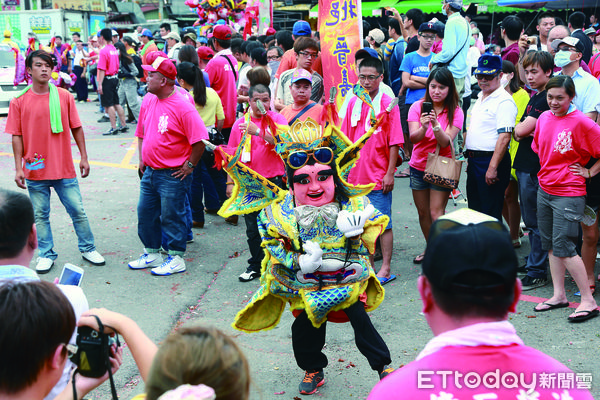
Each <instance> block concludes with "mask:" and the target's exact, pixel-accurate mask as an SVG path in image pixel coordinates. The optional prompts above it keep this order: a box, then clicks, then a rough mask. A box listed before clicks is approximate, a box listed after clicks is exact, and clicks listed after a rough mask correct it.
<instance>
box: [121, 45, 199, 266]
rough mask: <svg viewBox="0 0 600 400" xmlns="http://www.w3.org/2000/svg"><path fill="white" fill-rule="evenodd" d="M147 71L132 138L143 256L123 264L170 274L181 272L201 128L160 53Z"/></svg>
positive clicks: (174, 70) (194, 112)
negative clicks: (164, 246) (164, 254)
mask: <svg viewBox="0 0 600 400" xmlns="http://www.w3.org/2000/svg"><path fill="white" fill-rule="evenodd" d="M160 54H161V55H159V56H158V57H155V58H154V61H153V62H152V64H151V65H144V66H142V68H144V70H146V71H148V94H147V95H146V96H145V97H144V101H143V102H142V107H141V109H140V119H139V122H138V126H137V130H136V132H135V136H137V137H138V148H139V154H140V166H139V167H140V171H142V173H143V176H142V180H141V183H140V199H139V202H138V236H139V237H140V240H141V241H142V243H143V245H144V254H142V255H141V256H140V258H139V259H137V260H135V261H132V262H130V263H129V264H128V265H129V268H131V269H142V268H149V267H154V268H153V269H152V274H153V275H161V276H162V275H172V274H176V273H179V272H184V271H185V270H186V266H185V262H184V260H183V258H182V256H183V255H184V253H185V250H186V239H187V233H188V231H189V226H188V223H187V219H186V213H187V207H186V204H185V203H186V193H187V192H188V191H189V189H190V185H191V182H192V176H191V174H192V172H193V170H194V167H195V166H196V165H197V164H198V161H199V160H200V157H201V156H202V153H203V152H204V143H202V142H201V140H202V139H208V134H207V132H206V127H205V126H204V123H203V122H202V119H201V118H200V115H199V114H198V111H196V108H195V107H194V106H193V105H192V104H191V103H190V102H189V100H188V99H187V97H186V96H184V95H183V94H182V92H180V91H179V90H177V88H176V87H175V79H176V78H177V69H176V68H175V65H174V64H173V63H172V62H171V60H169V59H168V58H166V56H165V55H164V53H160ZM161 233H162V234H163V235H165V236H166V241H167V246H168V251H169V255H168V257H167V258H166V259H165V260H163V259H162V257H161V255H160V253H159V250H160V247H161Z"/></svg>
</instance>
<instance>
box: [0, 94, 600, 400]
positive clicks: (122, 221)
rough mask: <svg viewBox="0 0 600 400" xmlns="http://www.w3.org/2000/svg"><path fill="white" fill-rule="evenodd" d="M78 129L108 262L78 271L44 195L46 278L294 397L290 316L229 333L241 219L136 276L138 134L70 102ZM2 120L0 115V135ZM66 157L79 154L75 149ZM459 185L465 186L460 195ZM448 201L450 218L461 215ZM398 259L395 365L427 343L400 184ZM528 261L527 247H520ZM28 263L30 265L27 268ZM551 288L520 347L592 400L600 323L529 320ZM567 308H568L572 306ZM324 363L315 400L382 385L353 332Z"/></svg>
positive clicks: (242, 252)
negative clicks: (68, 283) (211, 343)
mask: <svg viewBox="0 0 600 400" xmlns="http://www.w3.org/2000/svg"><path fill="white" fill-rule="evenodd" d="M77 108H78V109H79V113H80V116H81V118H82V121H83V122H84V127H85V134H86V143H87V148H88V155H89V160H90V164H91V173H90V176H89V177H88V178H86V179H80V181H79V183H80V186H81V192H82V195H83V202H84V207H85V210H86V212H87V215H88V217H89V220H90V223H91V226H92V231H93V233H94V236H95V241H96V246H97V248H98V250H99V251H100V252H101V253H102V254H103V255H104V256H105V258H106V266H102V267H94V266H90V265H89V264H87V263H86V262H84V261H83V260H82V259H81V257H80V254H79V252H78V250H77V238H76V236H75V233H74V230H73V226H72V224H71V221H70V219H69V217H68V215H67V214H66V211H65V209H64V207H63V206H62V205H61V204H60V202H59V200H58V198H57V196H56V195H53V196H52V214H51V223H52V228H53V234H54V240H55V250H56V251H57V252H58V254H59V258H58V260H57V266H55V267H54V269H53V270H52V271H51V272H50V273H49V274H47V275H44V276H43V277H42V279H44V280H50V281H52V280H53V279H54V278H56V277H58V276H59V274H60V271H61V269H62V265H63V264H64V263H67V262H70V263H73V264H76V265H80V266H82V267H83V268H84V270H85V277H84V282H83V284H82V287H83V289H84V291H85V293H86V295H87V297H88V300H89V303H90V306H91V307H106V308H108V309H111V310H115V311H118V312H121V313H123V314H126V315H128V316H130V317H132V318H133V319H134V320H136V321H137V322H138V324H139V325H140V326H141V327H142V329H143V330H144V331H145V332H146V333H147V334H148V335H149V336H150V337H151V338H152V339H153V340H154V341H155V342H157V343H159V342H160V341H162V340H163V339H164V338H165V337H166V335H167V334H168V333H169V332H170V331H171V330H172V329H174V328H176V327H178V326H180V325H181V324H212V325H215V326H217V327H218V328H220V329H222V330H223V331H225V332H227V333H228V334H231V335H234V336H235V337H236V339H237V341H238V343H239V344H240V345H241V348H242V349H243V351H244V352H245V354H246V355H247V357H248V359H249V361H250V365H251V373H252V394H251V399H253V400H254V399H294V398H295V397H296V396H298V391H297V387H298V383H299V382H300V380H301V379H302V377H303V371H301V370H300V369H299V368H298V367H297V366H296V364H295V362H294V358H293V353H292V346H291V331H290V326H291V318H292V317H291V314H290V313H289V312H286V313H285V314H284V316H283V318H282V319H281V322H280V324H279V325H278V326H277V327H276V328H275V329H273V330H270V331H266V332H260V333H256V334H246V333H240V332H238V331H235V330H234V329H233V328H231V322H232V321H233V318H234V316H235V314H236V313H237V312H238V311H239V310H240V309H241V308H242V307H243V306H244V304H245V303H246V302H247V301H248V300H249V298H250V297H251V295H252V293H253V292H254V291H255V290H256V289H257V287H258V281H253V282H249V283H241V282H239V281H238V278H237V277H238V275H239V274H240V273H241V272H242V271H244V270H245V268H246V259H247V257H248V250H247V245H246V240H245V227H244V223H243V219H240V224H239V226H237V227H232V226H229V225H227V224H225V223H224V220H223V219H222V218H220V217H216V216H210V215H208V216H207V217H206V225H205V227H204V229H195V230H194V243H192V244H190V245H189V247H188V251H187V254H186V257H185V260H186V263H187V271H186V272H185V273H182V274H178V275H176V276H171V277H156V276H152V275H151V274H150V271H149V270H142V271H133V270H130V269H129V268H127V262H129V261H131V260H132V259H135V258H137V257H138V256H139V254H140V253H141V251H142V244H141V243H140V241H139V239H138V236H137V215H136V207H137V201H138V195H139V179H138V176H137V170H136V169H137V160H138V155H137V145H136V139H135V137H134V134H133V132H134V127H133V126H132V127H131V129H130V131H129V132H128V133H126V134H120V135H118V136H108V137H103V136H102V135H101V133H102V132H104V131H106V130H107V129H108V128H109V124H108V123H101V124H99V123H97V122H96V120H97V119H98V118H99V117H100V114H98V113H97V110H98V103H95V102H91V103H85V104H77ZM5 124H6V118H5V117H0V132H4V126H5ZM10 143H11V138H10V136H8V135H5V134H4V135H2V136H0V171H2V173H0V187H3V188H9V189H13V190H21V189H18V188H17V187H16V185H15V184H14V182H13V177H14V162H13V157H12V148H11V144H10ZM73 158H74V160H75V162H76V163H77V160H78V159H79V154H78V151H77V147H76V145H75V143H74V142H73ZM464 184H465V182H464V179H463V182H461V186H460V187H461V189H463V191H464ZM464 206H466V203H465V202H464V198H462V197H461V198H460V199H459V200H458V203H457V205H454V204H453V202H452V201H450V202H449V204H448V207H447V210H448V211H452V210H454V209H455V208H456V207H464ZM393 222H394V253H393V266H392V272H393V273H395V274H396V275H397V276H398V279H397V280H396V281H394V282H392V283H390V284H388V285H387V286H386V287H385V288H386V298H385V301H384V303H383V304H382V305H381V306H380V307H379V308H378V309H377V310H376V311H374V312H372V313H371V318H372V320H373V321H374V324H375V326H376V327H377V329H378V330H379V332H380V333H381V335H382V336H383V337H384V339H385V340H386V342H387V344H388V346H389V348H390V351H391V353H392V359H393V366H394V367H399V366H401V365H404V364H407V363H409V362H410V361H412V360H413V359H414V358H415V356H416V355H417V354H418V353H419V352H420V350H421V349H422V348H423V347H424V345H425V344H426V343H427V341H428V340H429V339H431V337H432V334H431V332H430V330H429V328H428V326H427V323H426V321H425V318H424V317H423V315H422V314H421V313H420V310H421V304H420V300H419V295H418V292H417V290H416V281H417V277H418V275H419V272H420V269H419V267H418V266H416V265H414V264H413V263H412V259H413V258H414V257H415V256H416V255H417V254H419V253H420V252H421V251H422V250H423V249H424V246H425V240H424V239H423V237H422V234H421V231H420V228H419V224H418V219H417V211H416V208H415V207H414V205H413V203H412V195H411V191H410V189H409V187H408V179H396V185H395V188H394V201H393ZM517 252H518V254H519V255H520V257H523V256H524V255H526V254H527V252H528V244H527V241H525V242H524V245H523V247H522V248H521V249H519V250H518V251H517ZM34 265H35V264H32V267H33V266H34ZM566 285H567V290H568V292H567V293H568V297H569V300H570V301H573V302H576V301H578V298H577V297H575V296H574V295H573V293H574V292H576V291H577V289H576V287H575V285H574V283H572V282H571V280H570V279H567V283H566ZM551 293H552V288H551V286H550V285H549V286H546V287H543V288H539V289H536V290H533V291H530V292H526V294H525V295H524V296H523V297H522V301H521V302H520V303H519V307H518V312H517V313H516V314H514V315H511V322H512V323H513V324H514V325H515V326H516V329H517V331H518V333H519V334H520V336H521V337H522V338H523V339H524V341H525V343H526V344H527V345H530V346H532V347H535V348H537V349H539V350H541V351H543V352H545V353H547V354H549V355H551V356H553V357H555V358H557V359H558V360H560V361H561V362H563V363H564V364H566V365H567V366H568V367H569V368H571V369H572V370H574V371H575V372H578V373H591V374H592V375H593V382H592V386H593V389H592V392H593V394H594V396H595V397H597V398H600V374H599V373H598V371H599V370H600V360H599V357H598V354H599V352H598V350H599V348H600V340H599V337H600V335H599V334H598V327H599V324H600V318H599V319H595V320H592V321H589V322H586V323H583V324H579V325H576V324H569V323H568V322H567V316H568V315H569V314H570V312H572V310H569V309H562V310H556V311H552V312H548V313H539V314H538V313H536V314H534V313H533V310H532V309H533V306H534V305H535V303H536V302H538V301H541V300H542V299H547V298H549V297H550V296H551ZM571 307H576V304H575V303H572V306H571ZM325 352H326V354H327V356H328V358H329V366H328V368H327V369H326V370H325V377H326V384H325V385H324V386H323V387H321V388H320V389H319V392H318V394H316V396H317V397H323V398H329V399H348V398H366V396H367V395H368V393H369V391H370V389H371V388H372V387H373V386H374V385H375V384H376V383H377V381H378V377H377V374H376V373H375V372H373V371H372V370H370V368H369V365H368V363H367V361H366V359H365V358H364V357H363V356H362V355H361V354H360V353H359V352H358V351H357V349H356V346H355V345H354V340H353V333H352V329H351V327H350V326H349V324H330V325H329V328H328V336H327V346H326V350H325ZM115 380H116V384H117V389H118V392H119V395H120V398H121V399H129V398H131V397H133V395H135V394H138V393H142V392H143V390H144V385H143V382H142V381H141V379H140V376H139V374H138V372H137V369H136V367H135V364H134V362H133V359H132V357H131V353H130V352H129V351H128V350H127V349H126V351H125V362H124V364H123V367H122V368H121V370H120V371H119V372H118V373H117V374H116V376H115ZM88 398H90V399H109V398H110V392H109V391H108V386H107V385H106V384H104V385H103V386H101V387H100V388H99V389H97V390H96V391H94V392H92V393H91V394H90V395H89V396H88Z"/></svg>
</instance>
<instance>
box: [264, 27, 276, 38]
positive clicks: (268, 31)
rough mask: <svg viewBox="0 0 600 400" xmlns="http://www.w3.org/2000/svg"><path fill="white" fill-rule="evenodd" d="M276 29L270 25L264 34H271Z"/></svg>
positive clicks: (274, 32)
mask: <svg viewBox="0 0 600 400" xmlns="http://www.w3.org/2000/svg"><path fill="white" fill-rule="evenodd" d="M276 33H277V31H276V30H275V28H273V27H272V26H271V27H269V29H267V32H266V35H267V36H273V35H274V34H276Z"/></svg>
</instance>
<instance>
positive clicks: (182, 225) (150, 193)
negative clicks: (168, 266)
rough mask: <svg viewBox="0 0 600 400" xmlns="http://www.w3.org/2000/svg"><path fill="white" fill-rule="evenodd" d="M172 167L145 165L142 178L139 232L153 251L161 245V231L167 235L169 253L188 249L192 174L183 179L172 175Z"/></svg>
mask: <svg viewBox="0 0 600 400" xmlns="http://www.w3.org/2000/svg"><path fill="white" fill-rule="evenodd" d="M173 172H174V170H172V169H152V168H150V167H146V170H145V171H144V175H143V176H142V180H141V182H140V200H139V202H138V210H137V212H138V236H139V237H140V240H141V241H142V243H143V245H144V247H145V248H146V249H147V250H148V252H150V253H156V252H158V250H159V249H160V246H161V233H164V234H165V235H166V237H167V245H168V247H169V254H171V255H179V256H182V255H183V254H184V253H185V248H186V237H187V234H188V229H189V228H188V223H187V208H188V207H186V193H187V192H188V191H189V188H190V184H191V182H192V177H191V175H188V176H187V177H186V178H184V179H183V180H181V179H179V178H175V177H173V176H171V174H172V173H173Z"/></svg>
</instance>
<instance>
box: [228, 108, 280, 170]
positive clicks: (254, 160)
mask: <svg viewBox="0 0 600 400" xmlns="http://www.w3.org/2000/svg"><path fill="white" fill-rule="evenodd" d="M269 115H270V116H271V118H273V121H275V122H276V123H277V124H281V125H287V120H286V119H285V117H284V116H283V115H281V114H278V113H276V112H274V111H269ZM250 120H251V121H252V122H254V123H255V124H256V125H257V126H259V127H260V119H257V118H253V117H251V118H250ZM244 122H246V120H245V118H240V119H238V120H237V121H235V124H233V127H232V128H231V135H230V136H229V143H227V146H229V147H232V148H237V147H238V146H239V145H240V141H241V140H242V134H243V132H242V131H240V128H239V126H240V124H243V123H244ZM250 138H251V142H250V161H249V162H247V163H244V164H246V165H247V166H248V167H250V168H251V169H253V170H254V171H256V172H258V173H259V174H261V175H262V176H264V177H265V178H274V177H276V176H280V175H283V173H284V171H285V168H284V165H283V161H282V160H281V157H279V155H278V154H277V153H276V152H275V146H273V145H272V144H270V143H268V142H267V141H266V140H264V139H263V138H261V137H260V136H250Z"/></svg>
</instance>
